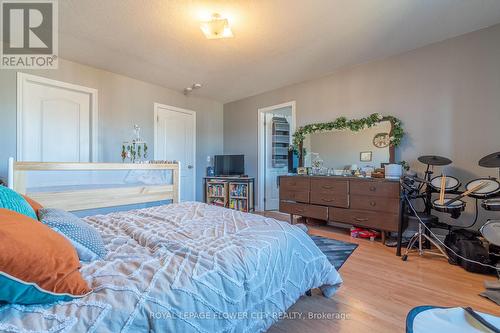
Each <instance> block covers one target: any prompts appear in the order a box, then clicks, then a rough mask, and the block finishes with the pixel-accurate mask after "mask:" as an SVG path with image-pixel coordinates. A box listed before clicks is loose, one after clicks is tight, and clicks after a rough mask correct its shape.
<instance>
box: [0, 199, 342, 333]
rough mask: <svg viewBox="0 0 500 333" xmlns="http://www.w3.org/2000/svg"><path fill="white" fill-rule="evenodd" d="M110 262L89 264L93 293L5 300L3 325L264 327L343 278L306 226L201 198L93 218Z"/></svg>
mask: <svg viewBox="0 0 500 333" xmlns="http://www.w3.org/2000/svg"><path fill="white" fill-rule="evenodd" d="M85 220H86V221H87V222H88V223H90V224H91V225H93V226H94V227H96V228H97V229H98V230H99V232H100V233H101V234H102V237H103V239H104V242H105V244H106V248H107V249H108V255H107V257H106V258H105V260H101V261H95V262H92V263H88V264H83V266H82V269H81V272H82V274H83V276H84V278H85V279H86V280H87V281H88V283H89V285H90V286H91V287H92V288H93V292H92V293H91V294H90V295H88V296H86V297H83V298H80V299H76V300H73V301H71V302H60V303H55V304H49V305H35V306H22V305H10V304H9V305H3V306H1V307H0V331H10V332H18V331H37V332H99V333H100V332H134V333H135V332H151V331H154V332H262V331H265V330H266V329H267V328H269V326H271V325H272V324H273V323H274V322H276V321H277V320H279V317H280V316H281V315H282V314H283V312H284V311H286V309H287V308H289V307H290V306H291V305H292V304H294V303H295V302H296V301H297V299H298V298H299V297H300V296H302V295H303V294H304V293H305V292H306V291H307V290H309V289H311V288H317V287H320V288H321V290H322V291H323V293H324V295H325V296H327V297H331V296H332V295H333V294H334V293H335V291H336V290H337V288H338V287H339V286H340V284H341V282H342V279H341V277H340V276H339V274H338V272H337V271H336V270H335V268H334V267H333V266H332V265H331V264H330V262H329V261H328V260H327V258H326V257H325V255H324V254H323V253H322V252H321V251H320V250H319V249H318V248H317V247H316V245H315V244H314V243H313V241H312V240H311V238H310V237H309V236H308V235H307V234H306V233H305V232H304V231H302V230H301V229H300V228H298V227H296V226H292V225H290V224H288V223H285V222H280V221H277V220H275V219H271V218H265V217H262V216H259V215H255V214H248V213H243V212H237V211H234V210H229V209H225V208H221V207H216V206H210V205H206V204H202V203H194V202H188V203H180V204H171V205H164V206H158V207H151V208H146V209H140V210H134V211H128V212H118V213H111V214H108V215H96V216H91V217H87V218H85Z"/></svg>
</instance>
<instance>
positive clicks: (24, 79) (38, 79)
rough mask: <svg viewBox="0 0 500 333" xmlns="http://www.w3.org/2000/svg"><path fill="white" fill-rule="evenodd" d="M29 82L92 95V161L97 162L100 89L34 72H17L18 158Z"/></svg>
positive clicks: (18, 158)
mask: <svg viewBox="0 0 500 333" xmlns="http://www.w3.org/2000/svg"><path fill="white" fill-rule="evenodd" d="M28 82H33V83H36V84H40V85H45V86H52V87H56V88H61V89H67V90H72V91H76V92H81V93H86V94H89V96H90V108H91V110H90V124H89V128H90V150H91V151H90V156H89V157H90V161H91V162H97V161H98V159H99V141H98V137H99V122H98V117H99V110H98V108H99V107H98V91H97V89H94V88H89V87H85V86H81V85H77V84H72V83H67V82H63V81H57V80H52V79H47V78H45V77H42V76H36V75H32V74H26V73H22V72H17V126H16V127H17V128H16V129H17V137H16V138H17V145H16V148H17V149H16V150H17V153H16V155H17V160H18V161H20V160H21V156H22V146H23V145H22V138H23V126H22V123H23V122H22V120H23V95H24V85H25V84H26V83H28Z"/></svg>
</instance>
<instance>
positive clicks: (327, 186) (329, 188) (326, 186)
mask: <svg viewBox="0 0 500 333" xmlns="http://www.w3.org/2000/svg"><path fill="white" fill-rule="evenodd" d="M321 187H322V188H324V189H325V190H331V189H332V188H333V186H329V185H323V186H321Z"/></svg>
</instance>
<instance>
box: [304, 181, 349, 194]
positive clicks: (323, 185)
mask: <svg viewBox="0 0 500 333" xmlns="http://www.w3.org/2000/svg"><path fill="white" fill-rule="evenodd" d="M311 192H328V193H329V192H335V193H337V194H347V193H349V181H348V180H347V179H336V178H323V177H321V178H312V179H311Z"/></svg>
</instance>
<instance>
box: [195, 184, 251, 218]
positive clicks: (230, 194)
mask: <svg viewBox="0 0 500 333" xmlns="http://www.w3.org/2000/svg"><path fill="white" fill-rule="evenodd" d="M253 184H254V179H253V178H248V177H206V178H205V202H206V203H208V204H212V205H216V206H221V207H226V208H230V209H235V210H239V211H243V212H252V211H253V210H254V192H253Z"/></svg>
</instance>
